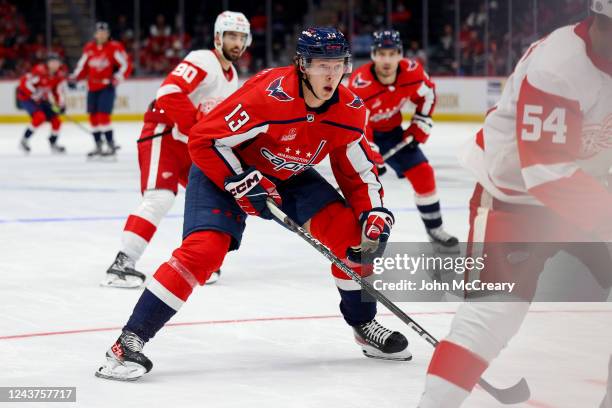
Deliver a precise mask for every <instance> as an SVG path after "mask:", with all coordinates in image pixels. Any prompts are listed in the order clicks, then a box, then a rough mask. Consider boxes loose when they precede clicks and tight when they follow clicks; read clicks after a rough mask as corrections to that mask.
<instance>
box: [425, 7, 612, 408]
mask: <svg viewBox="0 0 612 408" xmlns="http://www.w3.org/2000/svg"><path fill="white" fill-rule="evenodd" d="M592 8H593V11H594V12H595V13H596V14H595V16H593V17H590V18H588V19H587V20H585V21H583V22H581V23H580V24H577V25H575V26H567V27H563V28H561V29H558V30H556V31H555V32H553V33H552V34H550V35H549V36H548V37H546V38H544V39H542V40H540V41H539V42H536V43H534V44H533V45H532V46H531V48H529V50H528V51H527V52H526V54H525V55H524V56H523V58H522V59H521V61H520V62H519V63H518V65H517V67H516V69H515V71H514V74H513V75H512V76H511V77H510V79H509V80H508V83H507V84H506V87H505V89H504V92H503V94H502V97H501V100H500V101H499V103H498V104H497V106H496V107H495V108H494V109H493V111H492V112H490V113H489V115H488V116H487V118H486V120H485V124H484V128H483V130H482V131H481V132H479V133H478V135H477V137H476V138H475V140H474V142H472V143H470V144H469V146H467V149H466V151H465V152H464V154H463V161H464V165H465V166H466V167H468V168H469V169H470V170H471V171H472V172H473V173H474V175H475V176H476V177H477V180H478V184H477V186H476V189H475V191H474V195H473V197H472V200H471V203H470V235H469V243H470V244H471V245H472V246H473V247H474V248H475V247H477V246H482V250H483V251H486V253H487V254H488V255H489V256H488V257H487V259H486V262H485V269H484V270H483V271H482V272H480V279H482V280H483V281H485V282H504V281H506V282H510V281H514V282H516V283H517V285H520V286H521V291H520V292H519V293H517V294H515V296H517V297H518V299H517V301H515V302H509V301H508V302H497V303H484V302H474V303H464V304H463V305H462V306H461V307H460V308H459V310H458V312H457V314H456V315H455V317H454V319H453V322H452V326H451V331H450V334H449V335H448V337H447V338H446V339H445V340H443V341H442V342H440V344H439V346H438V347H437V348H436V350H435V352H434V355H433V357H432V359H431V363H430V365H429V368H428V374H427V380H426V385H425V392H424V394H423V396H422V399H421V402H420V404H419V407H420V408H441V407H444V408H454V407H459V406H460V405H461V404H462V403H463V401H464V400H465V399H466V398H467V397H468V395H469V393H470V392H471V390H472V389H473V387H474V385H475V384H476V382H477V381H478V379H479V378H480V376H481V375H482V373H483V372H484V371H485V370H486V368H487V367H488V366H489V364H490V363H491V362H492V361H493V359H495V358H496V357H497V356H498V355H499V353H500V352H501V350H502V349H503V348H504V347H505V346H506V344H507V343H508V341H509V340H510V339H511V338H512V337H513V336H514V335H515V334H516V333H517V331H518V330H519V328H520V326H521V324H522V322H523V320H524V318H525V315H526V313H527V311H528V308H529V301H530V300H531V299H533V295H534V293H535V290H536V284H537V279H538V277H539V275H540V272H541V271H542V269H543V267H544V264H545V262H546V260H547V259H549V258H550V257H552V256H554V255H555V253H557V252H558V251H560V250H566V251H568V252H569V253H571V254H573V255H574V256H576V257H577V258H578V259H579V260H580V261H581V262H583V263H584V264H585V265H587V266H588V265H590V264H592V259H591V258H592V256H590V255H592V253H589V254H581V253H574V251H575V250H576V248H579V247H580V246H578V245H576V244H571V243H576V242H592V243H593V244H592V245H589V246H588V248H590V249H592V250H596V249H598V248H599V249H600V251H601V252H602V253H603V257H602V258H604V261H603V262H601V263H600V264H599V265H594V267H592V268H590V269H591V272H592V273H593V272H594V271H595V270H597V269H598V268H600V269H604V273H603V274H601V275H599V276H598V278H599V279H598V280H599V282H600V285H601V286H602V287H604V288H605V287H608V288H609V287H610V270H611V268H610V266H611V265H610V258H609V253H608V250H607V248H606V246H605V244H602V243H601V242H609V241H610V240H611V239H612V194H611V193H610V192H609V191H608V190H607V188H606V185H605V184H606V179H607V178H608V175H609V171H610V167H611V166H612V143H610V141H611V140H612V104H611V103H610V101H611V100H612V78H611V75H612V48H610V46H609V44H610V42H611V41H612V2H609V1H608V0H605V1H599V0H598V1H594V2H593V5H592ZM525 242H527V243H529V244H528V245H520V246H519V247H518V248H519V249H520V250H517V249H516V248H517V246H516V245H502V244H503V243H515V244H516V243H525ZM477 243H483V244H478V245H477ZM506 249H508V250H506ZM591 252H595V251H591ZM472 255H478V254H477V253H475V251H474V252H473V254H472ZM606 258H607V260H605V259H606ZM594 275H595V274H594ZM596 277H597V276H596ZM482 300H485V299H482ZM508 300H511V299H508ZM603 361H604V359H603V358H602V362H603ZM604 406H605V405H604Z"/></svg>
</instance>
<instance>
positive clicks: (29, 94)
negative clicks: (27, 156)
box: [17, 54, 66, 153]
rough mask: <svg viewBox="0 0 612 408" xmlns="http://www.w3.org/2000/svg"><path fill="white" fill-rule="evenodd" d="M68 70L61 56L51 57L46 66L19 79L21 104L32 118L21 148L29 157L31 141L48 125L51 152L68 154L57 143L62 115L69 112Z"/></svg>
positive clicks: (19, 99) (37, 67)
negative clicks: (49, 124)
mask: <svg viewBox="0 0 612 408" xmlns="http://www.w3.org/2000/svg"><path fill="white" fill-rule="evenodd" d="M65 93H66V66H65V65H64V64H62V61H61V60H60V58H59V56H57V55H56V54H50V55H49V56H48V57H47V61H46V63H43V64H37V65H35V66H34V68H32V70H31V71H30V72H28V73H27V74H25V75H23V76H22V77H21V78H20V79H19V86H18V87H17V103H18V105H19V108H20V109H24V110H26V111H27V112H28V114H29V115H30V117H31V122H30V125H29V126H28V127H27V128H26V131H25V133H24V134H23V138H22V139H21V143H20V146H21V148H22V149H23V151H24V152H26V153H29V152H30V150H31V148H30V137H32V134H34V132H35V131H36V129H38V127H39V126H40V125H42V124H43V123H44V122H49V123H51V135H50V136H49V145H50V147H51V152H53V153H64V152H65V151H66V149H65V148H64V146H60V145H59V144H58V143H57V139H58V137H59V133H60V128H61V126H62V120H61V119H60V116H59V115H60V113H63V112H65V110H66V105H65Z"/></svg>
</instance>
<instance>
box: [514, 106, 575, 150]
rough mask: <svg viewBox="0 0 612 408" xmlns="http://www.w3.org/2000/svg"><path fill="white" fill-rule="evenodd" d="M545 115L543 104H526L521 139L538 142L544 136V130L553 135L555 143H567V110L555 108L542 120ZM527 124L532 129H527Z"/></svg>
mask: <svg viewBox="0 0 612 408" xmlns="http://www.w3.org/2000/svg"><path fill="white" fill-rule="evenodd" d="M543 116H544V108H543V107H542V106H540V105H525V111H524V114H523V126H524V127H523V129H522V131H521V139H523V140H525V141H527V142H537V141H538V140H540V139H541V138H542V132H547V133H551V134H552V135H553V137H552V142H553V143H558V144H562V143H565V140H566V139H567V125H566V123H565V116H566V110H565V109H564V108H555V109H553V110H552V112H550V115H548V117H546V119H544V120H542V117H543ZM525 126H527V127H530V128H531V130H529V129H526V128H525Z"/></svg>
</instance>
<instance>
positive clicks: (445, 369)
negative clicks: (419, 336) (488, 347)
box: [427, 340, 489, 392]
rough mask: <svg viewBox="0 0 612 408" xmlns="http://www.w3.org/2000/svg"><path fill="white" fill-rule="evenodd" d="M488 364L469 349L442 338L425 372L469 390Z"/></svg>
mask: <svg viewBox="0 0 612 408" xmlns="http://www.w3.org/2000/svg"><path fill="white" fill-rule="evenodd" d="M488 365H489V363H487V362H486V361H485V360H483V359H482V358H480V357H479V356H477V355H476V354H474V353H472V352H471V351H470V350H468V349H466V348H463V347H461V346H459V345H458V344H455V343H451V342H450V341H445V340H444V341H441V342H440V344H438V346H437V347H436V350H435V352H434V355H433V357H432V358H431V362H430V363H429V368H428V369H427V374H428V375H435V376H437V377H440V378H443V379H445V380H446V381H448V382H450V383H452V384H455V385H457V386H458V387H461V388H463V389H464V390H466V391H468V392H470V391H472V389H473V388H474V386H475V385H476V383H477V382H478V379H480V376H481V375H482V373H483V372H484V371H485V370H486V369H487V367H488Z"/></svg>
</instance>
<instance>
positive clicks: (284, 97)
mask: <svg viewBox="0 0 612 408" xmlns="http://www.w3.org/2000/svg"><path fill="white" fill-rule="evenodd" d="M284 78H285V77H284V76H282V77H279V78H276V79H275V80H273V81H272V82H270V85H268V88H266V91H268V92H269V94H268V96H271V97H273V98H274V99H277V100H279V101H281V102H289V101H292V100H293V98H292V97H291V96H289V95H288V94H287V93H286V92H285V91H284V90H283V87H282V85H281V84H282V82H283V79H284Z"/></svg>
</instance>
